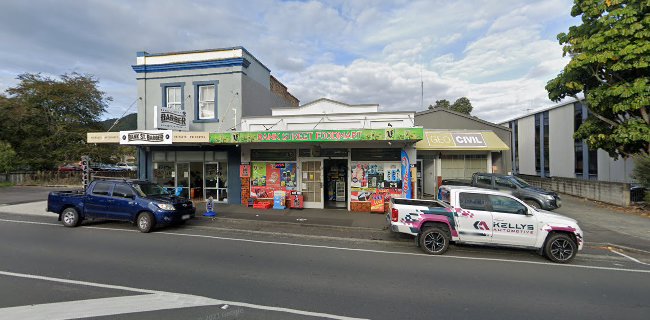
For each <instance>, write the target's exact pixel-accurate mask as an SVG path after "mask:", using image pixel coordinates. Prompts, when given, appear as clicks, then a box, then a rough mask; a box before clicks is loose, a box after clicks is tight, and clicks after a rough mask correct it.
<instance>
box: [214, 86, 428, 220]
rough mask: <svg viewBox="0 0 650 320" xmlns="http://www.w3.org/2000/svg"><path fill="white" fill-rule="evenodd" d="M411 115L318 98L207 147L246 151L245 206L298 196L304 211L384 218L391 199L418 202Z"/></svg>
mask: <svg viewBox="0 0 650 320" xmlns="http://www.w3.org/2000/svg"><path fill="white" fill-rule="evenodd" d="M413 116H414V113H412V112H397V113H395V112H391V113H383V112H379V111H378V106H377V105H347V104H344V103H341V102H337V101H333V100H328V99H320V100H317V101H314V102H312V103H309V104H306V105H304V106H301V107H300V108H298V109H292V110H287V109H273V110H272V115H271V116H270V117H250V118H244V119H242V129H243V130H246V129H249V130H248V131H240V132H230V133H212V134H211V135H210V141H211V143H213V144H217V145H227V144H231V145H232V144H236V145H238V146H239V148H241V167H242V170H240V171H241V172H240V173H242V172H243V173H245V174H242V175H241V177H240V178H241V186H242V193H241V196H242V204H245V205H249V204H251V203H259V202H271V201H273V198H274V196H275V195H277V194H278V193H281V194H282V193H283V194H284V195H285V196H286V197H288V196H289V195H291V194H292V193H293V194H297V193H299V194H300V195H301V196H302V198H303V205H304V207H306V208H341V209H347V210H350V211H362V212H370V211H373V208H374V211H377V212H383V210H384V204H385V203H386V202H387V201H389V200H390V198H391V197H404V196H408V197H411V196H413V195H414V194H413V192H412V190H414V189H415V185H414V183H415V181H414V179H411V178H410V177H411V176H412V172H411V171H412V169H414V166H411V160H410V159H413V160H415V147H414V145H415V143H416V142H417V141H419V140H421V139H422V138H423V130H422V128H419V127H416V126H414V125H413ZM259 128H266V129H269V130H263V131H258V130H256V129H259ZM334 128H336V129H334ZM271 129H272V130H271ZM373 204H374V206H373Z"/></svg>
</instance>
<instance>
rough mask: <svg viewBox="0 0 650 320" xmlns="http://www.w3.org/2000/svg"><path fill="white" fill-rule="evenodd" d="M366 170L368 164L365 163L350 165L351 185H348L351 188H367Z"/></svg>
mask: <svg viewBox="0 0 650 320" xmlns="http://www.w3.org/2000/svg"><path fill="white" fill-rule="evenodd" d="M367 170H368V164H366V163H361V162H357V163H352V167H351V169H350V179H351V180H352V184H351V185H350V186H351V187H353V188H359V187H367V186H368V176H367V174H366V171H367Z"/></svg>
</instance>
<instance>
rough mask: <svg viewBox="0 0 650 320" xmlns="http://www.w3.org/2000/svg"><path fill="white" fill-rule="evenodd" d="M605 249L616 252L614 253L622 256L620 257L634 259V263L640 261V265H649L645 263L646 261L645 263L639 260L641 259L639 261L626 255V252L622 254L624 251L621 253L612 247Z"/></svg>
mask: <svg viewBox="0 0 650 320" xmlns="http://www.w3.org/2000/svg"><path fill="white" fill-rule="evenodd" d="M607 249H609V251H611V252H613V253H616V254H617V255H619V256H622V257H625V258H628V259H630V260H632V261H634V262H636V263H640V264H642V265H646V266H650V264H647V263H645V262H641V261H639V260H638V259H635V258H632V257H630V256H628V255H626V254H624V253H622V252H618V251H616V250H614V248H607Z"/></svg>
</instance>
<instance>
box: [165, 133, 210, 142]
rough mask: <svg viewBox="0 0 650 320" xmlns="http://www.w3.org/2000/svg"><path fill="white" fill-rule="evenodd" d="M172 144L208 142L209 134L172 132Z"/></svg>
mask: <svg viewBox="0 0 650 320" xmlns="http://www.w3.org/2000/svg"><path fill="white" fill-rule="evenodd" d="M172 141H174V143H185V142H205V143H208V142H210V133H209V132H178V131H175V132H174V139H173V140H172Z"/></svg>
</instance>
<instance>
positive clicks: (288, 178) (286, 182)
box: [280, 163, 298, 190]
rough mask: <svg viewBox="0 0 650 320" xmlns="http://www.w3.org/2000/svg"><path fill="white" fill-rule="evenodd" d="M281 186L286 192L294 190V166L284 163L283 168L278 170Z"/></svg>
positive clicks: (295, 184)
mask: <svg viewBox="0 0 650 320" xmlns="http://www.w3.org/2000/svg"><path fill="white" fill-rule="evenodd" d="M280 179H281V182H280V184H281V186H282V187H284V188H286V189H287V190H295V189H296V186H297V185H298V184H297V183H296V181H297V180H296V164H295V163H285V165H284V168H282V169H281V170H280Z"/></svg>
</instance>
